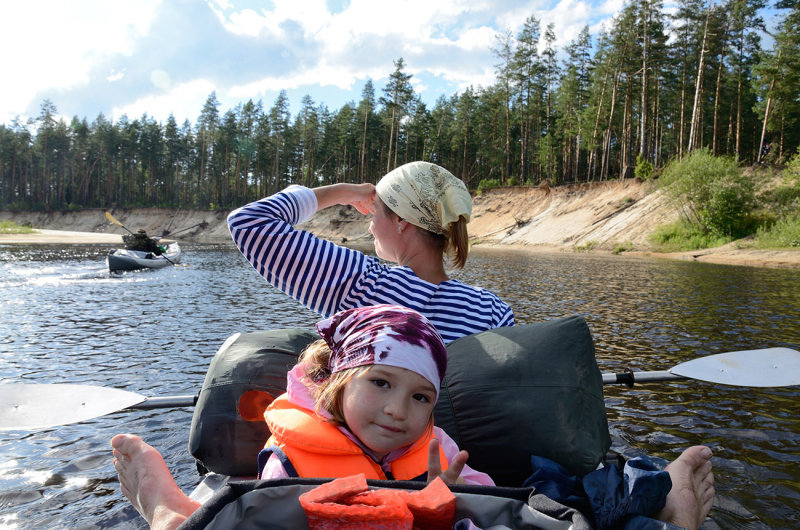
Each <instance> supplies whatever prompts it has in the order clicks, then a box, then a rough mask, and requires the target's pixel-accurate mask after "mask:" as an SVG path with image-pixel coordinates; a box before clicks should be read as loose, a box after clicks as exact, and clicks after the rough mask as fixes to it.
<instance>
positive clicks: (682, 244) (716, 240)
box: [650, 219, 730, 252]
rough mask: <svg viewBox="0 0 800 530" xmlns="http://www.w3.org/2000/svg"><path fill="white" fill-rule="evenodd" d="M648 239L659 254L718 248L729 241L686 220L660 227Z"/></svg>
mask: <svg viewBox="0 0 800 530" xmlns="http://www.w3.org/2000/svg"><path fill="white" fill-rule="evenodd" d="M650 237H651V241H652V242H653V243H654V244H655V246H656V247H657V248H658V250H659V251H661V252H681V251H686V250H697V249H701V248H710V247H718V246H720V245H724V244H725V243H727V242H729V241H730V238H725V237H718V236H715V235H712V234H709V233H707V232H705V231H704V230H703V229H702V227H701V226H700V225H699V224H697V223H691V222H689V221H687V220H686V219H683V220H681V221H678V222H675V223H672V224H668V225H663V226H660V227H658V228H657V229H656V231H655V232H654V233H653V235H652V236H650Z"/></svg>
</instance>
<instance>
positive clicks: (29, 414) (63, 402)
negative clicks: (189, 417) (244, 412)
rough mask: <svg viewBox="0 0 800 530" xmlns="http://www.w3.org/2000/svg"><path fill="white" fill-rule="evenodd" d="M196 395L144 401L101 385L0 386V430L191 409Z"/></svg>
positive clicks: (146, 398)
mask: <svg viewBox="0 0 800 530" xmlns="http://www.w3.org/2000/svg"><path fill="white" fill-rule="evenodd" d="M195 403H197V397H196V396H167V397H160V398H148V397H146V396H142V395H140V394H136V393H134V392H128V391H126V390H119V389H117V388H109V387H103V386H92V385H74V384H66V383H65V384H8V385H0V431H6V430H35V429H46V428H48V427H55V426H57V425H67V424H69V423H76V422H79V421H84V420H88V419H91V418H96V417H98V416H105V415H106V414H111V413H112V412H117V411H120V410H125V409H157V408H173V407H192V406H194V404H195Z"/></svg>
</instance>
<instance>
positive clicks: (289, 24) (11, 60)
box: [0, 0, 623, 125]
mask: <svg viewBox="0 0 800 530" xmlns="http://www.w3.org/2000/svg"><path fill="white" fill-rule="evenodd" d="M622 7H623V0H394V1H384V0H350V1H348V0H328V1H325V0H271V1H263V0H262V1H257V0H241V1H240V0H2V2H0V50H2V52H0V72H2V75H3V81H1V82H0V124H6V125H9V124H11V123H12V121H13V120H14V119H15V118H17V117H19V118H20V120H21V121H22V122H23V123H24V122H25V121H26V120H27V119H28V118H35V117H36V116H38V115H39V113H40V111H41V106H42V103H43V102H44V101H45V99H49V100H50V101H51V102H52V103H53V104H54V105H55V106H56V109H57V110H58V114H59V115H60V116H61V117H63V118H64V119H65V120H66V121H67V123H69V121H70V120H71V119H72V117H73V116H77V117H78V118H80V119H83V118H86V119H87V120H88V121H89V122H92V121H93V120H94V119H96V118H97V116H98V115H99V114H101V113H102V114H103V115H104V116H105V117H106V118H107V119H112V120H114V121H117V120H118V119H119V118H120V117H121V116H123V115H127V116H128V117H129V118H130V119H134V118H140V117H141V116H142V115H144V114H147V115H148V116H150V117H152V118H155V119H156V120H157V121H159V122H161V123H165V122H166V120H167V118H168V117H169V115H170V114H172V115H174V116H175V119H176V120H177V121H178V123H179V124H180V123H183V121H184V120H186V119H188V120H189V121H190V122H191V123H192V124H194V123H196V121H197V118H198V116H199V115H200V111H201V110H202V108H203V104H204V103H205V101H206V100H207V98H208V96H209V95H210V94H211V93H212V92H215V93H216V97H217V99H218V100H219V102H220V109H219V110H220V115H222V114H223V113H224V112H226V111H227V110H229V109H232V108H234V107H235V106H236V105H237V104H239V103H244V102H246V101H247V100H249V99H252V100H253V101H255V102H257V101H259V100H261V101H262V102H263V105H264V108H265V109H269V108H270V107H272V106H273V104H274V103H275V100H276V98H277V97H278V94H279V92H280V90H281V89H284V90H286V92H287V95H288V97H289V101H290V105H291V107H290V108H291V112H292V116H293V117H294V116H296V114H297V112H298V110H299V108H300V105H301V102H302V98H303V97H304V96H305V95H309V96H310V97H311V98H312V100H313V101H314V103H315V104H316V105H320V104H324V105H326V106H327V107H328V108H329V109H330V110H332V111H335V110H338V109H340V108H341V107H342V106H343V105H344V104H346V103H348V102H356V103H357V102H358V101H359V100H360V99H361V94H362V91H363V88H364V84H365V82H366V81H367V80H370V79H371V80H372V82H373V84H374V87H375V92H376V96H378V97H379V96H381V95H382V89H383V87H384V86H385V84H386V81H387V78H388V76H389V75H390V74H391V73H392V72H393V71H394V69H395V66H394V61H396V60H397V59H398V58H400V57H402V58H403V60H404V62H405V64H406V68H405V72H406V73H407V74H411V75H412V78H411V83H412V85H413V87H414V91H415V93H416V94H418V95H419V96H420V97H421V98H422V100H423V101H424V102H425V103H426V104H428V105H429V107H431V106H433V105H434V104H435V102H436V100H437V99H438V98H439V96H441V95H444V96H446V97H449V96H451V95H453V94H455V93H460V92H462V91H463V90H464V89H465V88H467V87H468V86H473V87H479V86H483V87H487V86H489V85H491V84H493V83H494V81H495V65H496V64H497V62H498V59H497V57H496V56H494V55H493V53H492V48H493V47H495V46H496V44H497V35H498V34H500V33H503V32H505V31H507V30H510V31H511V32H512V33H513V34H514V35H516V34H517V33H518V32H519V30H520V29H521V28H522V26H523V24H524V22H525V20H526V18H528V17H530V16H534V17H536V18H537V19H539V20H540V21H541V27H542V29H544V28H545V27H546V25H547V24H549V23H551V22H552V23H553V24H554V25H555V33H556V36H557V39H558V40H557V42H556V46H557V47H558V48H559V49H563V47H564V46H566V45H567V44H568V43H570V42H571V41H573V40H575V39H576V37H577V36H578V34H579V32H580V31H581V29H582V28H583V27H584V26H586V25H588V26H589V30H590V33H591V35H592V37H593V38H594V37H596V36H597V35H598V33H599V31H600V29H601V28H602V26H603V24H608V23H609V21H610V18H611V17H612V16H613V15H614V14H615V13H617V12H619V11H620V10H621V9H622Z"/></svg>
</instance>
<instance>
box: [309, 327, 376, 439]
mask: <svg viewBox="0 0 800 530" xmlns="http://www.w3.org/2000/svg"><path fill="white" fill-rule="evenodd" d="M330 357H331V349H330V347H328V344H327V343H326V342H325V341H324V340H322V339H319V340H316V341H314V342H312V343H311V344H309V345H308V346H307V347H306V349H305V350H303V353H301V354H300V358H299V359H298V363H300V364H302V366H303V383H304V384H305V385H306V386H307V387H308V388H309V390H310V391H311V397H313V398H314V412H316V413H317V414H319V412H320V410H325V411H327V412H328V413H329V414H330V415H331V416H333V421H334V422H335V423H338V424H340V425H346V424H347V422H346V421H345V420H344V413H343V412H342V396H343V395H344V387H345V385H347V383H349V382H350V380H351V379H352V378H353V377H355V376H356V375H358V374H361V373H363V372H366V371H367V370H368V369H369V366H358V367H356V368H348V369H346V370H342V371H341V372H336V373H335V374H332V373H331V372H330V370H329V369H328V360H329V359H330Z"/></svg>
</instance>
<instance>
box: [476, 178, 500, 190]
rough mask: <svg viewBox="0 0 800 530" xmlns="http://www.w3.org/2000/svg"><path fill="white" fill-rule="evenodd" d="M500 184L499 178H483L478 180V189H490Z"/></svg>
mask: <svg viewBox="0 0 800 530" xmlns="http://www.w3.org/2000/svg"><path fill="white" fill-rule="evenodd" d="M499 186H500V181H499V180H498V179H481V181H480V182H478V191H483V190H488V189H489V188H497V187H499Z"/></svg>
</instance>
